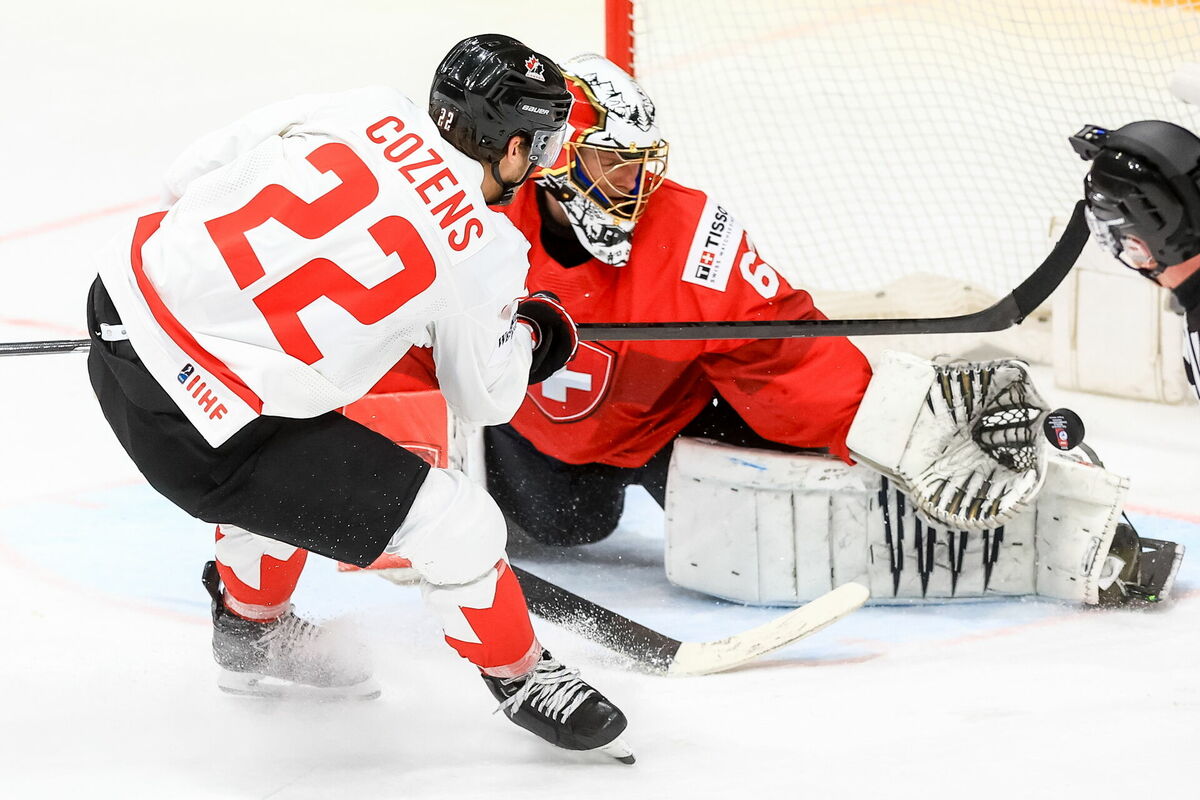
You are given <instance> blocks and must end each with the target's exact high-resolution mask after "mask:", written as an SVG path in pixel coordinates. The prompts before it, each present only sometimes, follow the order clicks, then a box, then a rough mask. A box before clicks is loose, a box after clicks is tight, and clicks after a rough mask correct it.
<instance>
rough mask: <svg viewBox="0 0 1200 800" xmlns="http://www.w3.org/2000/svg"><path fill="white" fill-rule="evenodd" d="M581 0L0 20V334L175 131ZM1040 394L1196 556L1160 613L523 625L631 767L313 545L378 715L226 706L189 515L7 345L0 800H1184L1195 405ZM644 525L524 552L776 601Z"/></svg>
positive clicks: (967, 610)
mask: <svg viewBox="0 0 1200 800" xmlns="http://www.w3.org/2000/svg"><path fill="white" fill-rule="evenodd" d="M600 5H601V4H600V3H599V2H598V0H588V2H579V1H578V0H570V2H569V3H567V4H565V6H560V8H561V7H565V8H567V9H569V10H568V11H567V12H563V11H561V10H560V11H559V12H558V13H557V15H552V14H550V13H549V12H548V9H547V8H546V7H541V6H533V5H517V6H512V5H508V6H506V5H504V4H501V3H495V2H492V3H484V2H455V3H442V4H417V3H412V2H406V3H396V2H382V0H380V1H378V2H346V3H340V4H334V5H330V4H325V3H317V2H312V1H311V0H299V1H298V2H292V3H289V4H287V5H286V6H285V5H279V4H266V3H259V4H251V3H234V2H230V1H229V0H216V1H215V2H208V3H204V4H202V5H199V6H193V7H188V8H186V9H185V8H184V7H183V6H178V7H176V5H175V4H166V3H149V2H137V3H119V2H118V3H109V4H92V3H83V2H78V1H75V2H59V3H44V4H40V5H37V6H35V5H34V4H21V5H19V6H17V5H16V4H8V5H6V6H5V7H4V9H3V10H0V75H4V76H5V80H4V84H3V95H2V97H3V109H4V110H3V112H0V114H2V121H3V125H2V126H0V131H2V133H0V143H2V145H3V146H2V147H0V175H2V176H3V182H4V191H3V193H0V274H2V275H3V283H2V284H0V341H13V340H25V339H46V338H61V337H69V338H74V337H79V336H82V335H83V333H84V330H83V320H82V316H83V314H82V311H83V298H84V293H85V291H86V287H87V284H88V283H89V281H90V279H91V275H92V272H93V268H92V266H91V265H90V263H89V253H90V252H92V251H93V250H95V249H96V248H97V247H98V246H99V245H100V244H101V243H102V242H103V241H104V240H105V239H106V238H107V236H108V235H109V234H110V232H111V231H112V229H113V227H114V226H115V225H116V224H117V223H118V221H119V220H121V219H123V218H124V217H125V216H126V215H128V214H131V213H135V212H136V211H137V210H139V209H142V208H149V207H150V204H151V203H152V202H153V198H154V197H155V196H156V194H157V192H158V186H157V182H156V181H157V176H158V174H159V173H160V171H161V169H162V168H163V166H165V164H166V162H167V161H168V160H169V159H170V158H171V157H172V156H173V155H174V153H175V152H176V151H178V150H179V149H180V148H181V147H183V146H184V145H185V144H186V143H187V141H188V140H190V138H192V136H193V135H194V134H197V133H200V132H203V131H205V130H208V129H210V128H213V127H216V126H217V125H220V124H222V123H224V122H226V121H228V120H229V119H231V118H233V117H234V116H236V115H238V114H239V113H241V112H243V111H246V110H249V109H250V108H252V107H255V106H257V105H260V104H262V103H265V102H268V101H270V100H273V99H277V98H279V97H282V96H286V95H289V94H294V93H299V92H302V91H314V90H317V91H319V90H330V89H336V88H341V87H350V86H355V85H361V84H365V83H372V82H393V83H395V84H396V85H398V86H400V87H402V88H406V89H408V91H409V92H410V93H411V94H413V95H415V96H421V95H423V94H424V92H425V91H426V87H427V85H428V77H427V76H428V74H429V72H430V70H431V69H432V67H433V65H434V64H435V63H436V61H437V59H438V58H439V57H440V56H441V55H442V54H443V53H444V51H445V50H446V49H447V48H448V47H449V46H450V45H451V44H452V43H453V42H454V41H456V40H457V39H458V38H461V36H463V35H467V34H470V33H476V32H481V31H485V30H500V31H507V32H511V33H514V34H517V35H522V33H521V31H520V26H521V25H522V24H523V22H525V21H526V20H534V21H538V20H542V19H545V20H547V21H548V22H551V23H552V26H551V27H545V28H541V29H539V30H538V31H536V32H534V33H530V34H524V38H525V39H526V40H527V41H529V42H530V43H531V44H532V45H533V46H535V47H538V48H539V49H542V50H544V51H546V52H548V53H549V54H551V55H555V56H567V55H570V54H572V53H573V52H576V51H578V50H582V49H598V48H600V47H602V41H601V38H600V33H599V31H600V28H599V19H600ZM564 17H567V18H568V19H566V20H565V21H564ZM551 30H553V31H554V34H553V35H551V34H550V31H551ZM116 209H124V210H116ZM1113 368H1114V369H1119V368H1120V365H1118V364H1114V367H1113ZM1039 377H1040V378H1041V383H1042V385H1043V387H1044V394H1045V395H1046V396H1047V397H1048V398H1049V399H1050V402H1052V403H1055V404H1058V405H1069V406H1071V407H1073V408H1075V409H1076V410H1077V411H1079V412H1080V413H1081V414H1082V415H1083V416H1084V418H1085V420H1086V421H1087V422H1088V437H1089V441H1090V442H1091V444H1092V445H1093V446H1095V447H1096V448H1097V449H1098V450H1100V451H1101V453H1102V454H1103V455H1104V456H1105V458H1106V459H1107V461H1108V463H1109V465H1110V466H1111V467H1113V468H1114V469H1116V470H1118V471H1121V472H1124V473H1127V474H1129V475H1131V476H1132V477H1133V480H1134V487H1133V492H1132V499H1131V502H1132V504H1133V506H1134V507H1136V508H1137V509H1138V511H1137V512H1135V513H1134V514H1133V515H1132V516H1133V518H1134V521H1135V522H1136V523H1137V524H1138V525H1139V527H1140V528H1141V530H1142V532H1143V534H1146V535H1152V536H1160V537H1165V538H1172V539H1178V540H1181V541H1184V542H1186V543H1188V544H1189V545H1190V546H1191V547H1193V548H1194V549H1193V553H1192V557H1191V558H1190V559H1189V560H1186V561H1185V564H1184V571H1183V574H1182V576H1181V580H1180V585H1179V598H1178V600H1177V601H1176V602H1174V603H1173V604H1171V605H1170V606H1169V607H1167V608H1162V609H1158V610H1155V611H1153V612H1118V613H1096V612H1088V611H1081V610H1077V609H1073V608H1069V607H1065V606H1060V605H1056V604H1052V603H1043V602H1036V601H1026V602H1013V603H990V604H981V605H973V606H959V607H947V606H941V607H925V608H918V607H908V608H870V609H866V610H864V611H861V612H859V613H857V614H855V615H853V616H852V617H850V618H849V619H847V620H845V621H844V622H842V623H840V624H838V625H836V626H834V627H832V628H830V629H828V630H827V631H824V632H822V633H821V634H818V635H817V636H815V637H813V638H812V639H810V640H808V641H806V642H805V643H803V644H802V645H799V646H796V647H793V648H789V649H786V650H783V651H781V652H779V653H777V654H775V655H773V656H772V657H771V658H770V659H768V660H767V661H766V662H765V663H763V664H761V665H759V666H757V667H753V668H746V669H742V670H739V671H737V672H734V673H731V674H727V675H720V676H712V677H706V678H695V679H677V680H669V679H664V678H657V677H651V676H647V675H643V674H639V673H635V672H630V671H629V670H627V669H626V666H627V665H625V664H623V663H622V662H621V661H620V660H619V659H617V658H615V657H612V656H610V655H609V654H607V653H606V652H605V651H603V650H600V649H599V648H597V647H595V646H593V645H591V644H589V643H588V642H586V641H584V640H582V639H579V638H578V637H576V636H574V635H573V634H570V633H568V632H565V631H562V630H558V629H555V628H552V627H550V626H546V625H542V626H541V630H542V633H543V639H544V641H545V643H546V644H547V645H548V646H550V647H551V648H552V649H553V650H554V651H555V653H556V655H558V656H560V657H561V658H562V659H563V660H564V661H567V662H568V663H571V664H574V665H578V666H581V667H582V668H583V670H584V673H585V675H586V676H587V677H588V678H589V679H591V680H592V681H593V682H594V683H595V684H596V685H598V686H599V687H600V688H602V690H603V691H605V692H606V693H607V694H609V695H610V696H611V697H612V698H614V699H615V700H616V701H618V702H619V703H620V704H621V705H622V706H623V707H624V709H625V710H626V711H627V712H628V714H629V716H630V718H631V724H630V729H629V732H628V735H627V739H628V741H629V742H630V744H632V745H633V746H634V748H635V750H636V752H637V755H638V758H639V762H638V764H637V765H636V766H634V767H624V766H621V765H619V764H615V763H604V762H599V761H597V760H596V759H594V758H591V757H588V756H582V755H576V754H570V753H565V752H561V751H556V750H553V749H551V748H550V747H548V746H546V745H544V744H542V743H541V742H539V741H537V740H535V739H533V738H532V737H530V736H528V735H527V734H525V733H523V732H521V731H519V730H518V729H516V728H515V727H513V726H512V725H510V724H509V723H507V722H505V721H504V720H503V719H501V718H500V717H498V716H491V715H490V711H491V708H492V702H491V699H490V697H489V696H488V695H487V694H486V692H485V691H484V689H483V687H482V686H481V685H480V684H479V682H478V679H477V678H476V677H475V676H474V675H473V670H472V668H471V667H470V666H469V665H467V664H466V663H465V662H463V661H461V660H460V659H458V658H457V656H455V655H454V653H453V652H452V651H450V650H449V648H447V647H445V645H444V644H442V643H441V641H440V637H439V635H438V631H437V630H436V626H435V625H434V624H433V623H432V621H431V620H430V618H429V617H428V616H426V615H425V614H424V613H423V612H422V610H421V608H420V604H419V602H418V599H417V597H416V592H415V591H414V590H412V589H401V588H397V587H393V586H391V585H389V584H386V583H385V582H383V581H380V580H376V579H374V578H372V577H369V576H362V575H352V576H347V575H339V574H337V573H335V572H334V570H333V569H332V566H331V565H330V564H329V563H328V562H324V561H322V560H320V559H317V558H314V559H313V560H312V562H311V566H310V567H309V570H308V572H307V573H306V576H305V580H304V581H303V582H302V584H301V588H300V591H299V592H298V594H297V597H296V600H297V603H298V604H299V605H300V606H301V607H302V608H303V609H304V610H306V611H310V612H313V613H315V614H317V615H320V616H324V617H326V618H336V619H337V620H338V621H339V622H340V623H342V624H348V625H354V626H356V627H357V628H358V632H359V634H360V635H361V636H362V637H363V638H364V639H366V640H367V641H369V642H370V644H371V646H372V648H373V650H374V653H375V659H376V662H377V674H378V677H379V679H380V680H381V682H382V683H383V685H384V695H383V697H382V698H380V699H379V700H377V701H374V702H369V703H361V704H351V705H323V706H289V705H281V704H271V703H257V702H251V701H245V700H239V699H235V698H231V697H227V696H223V695H222V694H221V693H220V692H218V691H217V689H216V687H215V683H214V673H215V668H214V666H213V664H212V662H211V659H210V657H209V654H208V647H209V643H208V636H209V627H208V622H207V616H206V615H207V606H206V603H205V597H204V595H203V590H202V589H201V587H200V585H199V571H200V566H201V564H202V562H203V561H204V560H206V559H207V558H209V557H210V556H211V533H210V531H209V530H208V526H206V525H203V524H200V523H196V522H194V521H192V520H190V519H188V518H187V517H185V516H184V515H182V514H181V513H179V512H177V511H176V510H175V509H174V508H173V507H171V506H170V505H169V504H168V503H166V502H165V501H164V500H162V499H160V498H159V497H158V496H157V495H155V494H154V493H153V492H152V491H151V490H150V489H149V488H147V487H146V486H145V485H144V483H143V482H142V481H141V479H140V477H139V476H138V474H137V472H136V470H135V469H134V468H133V467H132V465H131V464H130V463H129V461H128V459H127V458H126V457H125V456H124V454H123V453H122V452H121V450H120V449H119V447H118V446H117V445H116V443H115V441H114V440H113V437H112V435H111V433H110V432H109V431H108V430H107V428H106V426H105V424H104V422H103V420H102V419H101V417H100V415H99V413H98V409H97V408H96V404H95V402H94V400H93V398H92V397H91V390H90V387H89V386H88V384H87V379H86V374H85V370H84V360H83V358H82V357H79V356H45V357H30V358H8V359H0V456H2V457H0V608H2V609H3V612H2V613H0V620H2V622H0V629H2V630H3V634H4V635H3V640H2V641H3V647H2V649H0V798H22V799H23V798H77V797H87V798H264V799H265V798H272V799H273V800H293V799H295V798H333V797H354V798H385V797H404V798H480V797H488V798H517V797H521V798H527V797H561V798H571V799H572V800H573V799H574V798H597V799H601V798H602V799H603V800H609V799H610V798H612V797H614V796H621V797H626V798H630V799H631V800H639V799H640V798H650V797H655V798H663V797H678V798H692V797H695V798H710V797H712V798H715V797H723V798H724V797H739V798H740V797H753V798H785V797H786V798H796V797H806V798H872V797H888V798H922V800H929V799H930V798H942V797H945V798H951V797H953V798H964V797H966V798H981V799H984V800H986V799H987V798H1009V797H1021V798H1051V797H1053V798H1058V799H1060V800H1065V799H1068V798H1069V799H1073V798H1089V797H1094V796H1098V795H1106V796H1155V797H1157V796H1162V797H1164V798H1192V797H1198V796H1200V789H1198V788H1197V779H1198V778H1200V767H1197V761H1196V756H1195V748H1196V746H1197V743H1198V742H1200V689H1198V684H1197V663H1198V662H1200V632H1198V631H1200V603H1198V602H1197V597H1196V595H1197V588H1198V586H1200V568H1198V567H1197V564H1198V563H1200V560H1198V559H1200V507H1198V506H1200V504H1198V502H1197V499H1196V498H1197V495H1196V486H1197V479H1198V478H1200V469H1198V467H1197V455H1198V454H1200V411H1198V410H1197V409H1196V408H1194V407H1183V408H1168V407H1162V406H1155V405H1150V404H1138V403H1129V402H1124V401H1117V400H1111V399H1104V398H1096V397H1085V396H1073V395H1068V394H1065V393H1063V392H1058V391H1055V390H1054V389H1053V387H1052V386H1051V385H1050V382H1049V379H1048V376H1046V375H1045V374H1044V373H1041V374H1039ZM659 526H660V522H659V518H658V516H657V513H656V512H655V510H654V509H653V508H652V507H651V506H650V503H649V500H648V499H647V498H646V497H645V496H644V495H642V494H634V495H632V496H631V502H630V509H629V514H628V515H627V517H626V520H625V523H624V524H623V525H622V527H621V529H620V530H619V531H618V532H617V533H616V534H614V536H613V537H612V538H611V539H610V540H608V541H606V542H604V543H603V544H601V545H599V546H596V547H594V548H590V549H579V550H571V551H567V552H564V553H563V554H561V556H559V557H558V558H556V559H554V560H553V562H552V563H542V564H539V565H538V568H539V570H540V571H541V572H542V573H543V574H544V575H546V576H547V577H551V578H553V579H556V580H559V581H560V582H562V583H563V584H565V585H568V586H570V587H571V588H574V589H576V590H577V591H579V592H580V593H582V594H585V595H587V596H590V597H592V598H593V599H596V600H599V601H603V602H605V603H608V604H610V605H612V606H613V607H614V608H616V609H617V610H619V611H621V612H624V613H626V614H629V615H631V616H635V617H636V618H637V619H639V620H641V621H643V622H645V623H647V624H650V625H652V626H655V627H658V628H659V629H661V630H663V631H664V632H667V633H671V634H673V635H676V636H681V637H685V638H705V639H707V638H715V637H718V636H722V635H726V634H728V633H731V632H734V631H737V630H740V629H742V628H744V627H748V626H750V625H752V624H755V623H757V622H760V621H762V620H763V619H765V618H767V617H769V616H770V615H772V614H775V613H779V612H777V611H774V610H763V609H748V608H741V607H737V606H732V605H728V604H723V603H716V602H712V601H709V600H706V599H704V598H701V597H698V596H695V595H693V594H690V593H686V592H683V591H680V590H675V589H672V588H671V587H669V586H668V585H667V584H666V582H665V579H664V578H663V577H662V573H661V555H660V549H661V536H660V530H659ZM525 563H527V564H530V565H533V564H537V563H538V562H537V560H536V559H529V558H527V559H526V560H525Z"/></svg>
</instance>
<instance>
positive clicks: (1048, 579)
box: [1036, 456, 1129, 605]
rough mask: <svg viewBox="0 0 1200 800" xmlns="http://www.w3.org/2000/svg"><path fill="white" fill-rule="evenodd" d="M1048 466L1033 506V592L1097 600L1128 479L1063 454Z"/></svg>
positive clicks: (1091, 602) (1060, 598) (1055, 596)
mask: <svg viewBox="0 0 1200 800" xmlns="http://www.w3.org/2000/svg"><path fill="white" fill-rule="evenodd" d="M1049 466H1050V469H1049V470H1048V471H1047V474H1046V485H1045V486H1044V487H1043V488H1042V492H1041V494H1039V495H1038V500H1037V507H1036V514H1037V554H1038V573H1037V593H1038V594H1039V595H1042V596H1044V597H1054V598H1057V599H1059V600H1070V601H1073V602H1078V603H1086V604H1088V605H1095V604H1096V603H1098V602H1100V596H1099V591H1100V585H1101V582H1102V580H1103V578H1102V573H1103V571H1104V565H1105V559H1106V558H1107V556H1108V551H1109V548H1110V547H1111V546H1112V542H1113V536H1114V535H1115V534H1116V531H1117V523H1118V522H1119V521H1120V519H1121V509H1122V508H1123V507H1124V504H1125V495H1126V494H1127V493H1128V491H1129V480H1128V479H1127V478H1124V477H1122V476H1120V475H1116V474H1114V473H1112V472H1109V471H1108V470H1106V469H1104V468H1102V467H1098V466H1095V465H1093V464H1083V463H1080V462H1078V461H1075V460H1073V459H1069V458H1066V457H1061V456H1060V457H1052V458H1051V459H1050V461H1049Z"/></svg>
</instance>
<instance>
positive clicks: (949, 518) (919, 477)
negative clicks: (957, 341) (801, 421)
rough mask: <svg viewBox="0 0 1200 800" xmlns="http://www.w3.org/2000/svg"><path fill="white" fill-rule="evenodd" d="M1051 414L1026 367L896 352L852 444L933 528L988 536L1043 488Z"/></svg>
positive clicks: (875, 383) (882, 370)
mask: <svg viewBox="0 0 1200 800" xmlns="http://www.w3.org/2000/svg"><path fill="white" fill-rule="evenodd" d="M1045 411H1046V408H1045V404H1044V403H1043V401H1042V400H1041V397H1040V396H1039V395H1038V394H1037V391H1036V390H1035V389H1034V388H1033V385H1032V383H1031V382H1030V380H1029V374H1028V370H1027V368H1026V366H1025V364H1023V363H1021V362H1019V361H1013V360H1007V359H1005V360H998V361H985V362H948V363H944V364H943V363H938V364H935V363H932V362H929V361H925V360H924V359H920V358H917V357H915V356H912V355H908V354H905V353H895V352H888V353H886V354H885V355H884V357H883V359H882V360H881V362H880V364H879V365H878V366H877V368H876V370H875V374H874V375H873V377H872V379H871V383H870V384H869V385H868V387H867V391H866V394H865V395H864V397H863V401H862V403H861V404H860V406H859V409H858V412H857V414H856V415H855V418H854V423H853V424H852V425H851V427H850V432H849V435H848V436H847V440H846V441H847V444H848V445H849V447H850V450H851V452H853V453H854V455H855V457H856V458H858V459H859V460H861V461H863V462H865V463H867V464H870V465H871V466H873V467H875V468H876V469H877V470H879V471H880V472H883V473H884V474H886V475H890V476H892V477H893V478H894V479H895V480H896V481H897V482H898V483H899V484H900V485H901V487H902V488H904V489H905V490H906V491H907V492H908V493H909V495H910V496H911V498H912V500H913V502H914V503H916V505H917V507H918V508H919V509H921V511H923V512H924V513H925V514H926V515H927V516H928V517H929V518H930V519H931V520H934V521H935V522H937V523H938V524H940V525H944V526H947V527H950V528H956V529H959V530H971V531H983V530H989V529H993V528H997V527H999V526H1001V525H1003V524H1005V523H1006V522H1008V521H1010V520H1011V519H1012V518H1013V517H1014V516H1016V515H1017V514H1018V513H1019V512H1021V511H1022V510H1023V509H1025V508H1027V507H1028V505H1029V504H1030V502H1031V501H1032V500H1033V498H1034V496H1035V495H1036V494H1037V491H1038V489H1039V488H1040V487H1041V483H1042V480H1043V478H1044V476H1045V463H1046V443H1045V441H1044V440H1043V438H1042V436H1041V431H1040V423H1041V417H1042V415H1043V414H1044V412H1045Z"/></svg>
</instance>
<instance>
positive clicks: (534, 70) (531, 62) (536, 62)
mask: <svg viewBox="0 0 1200 800" xmlns="http://www.w3.org/2000/svg"><path fill="white" fill-rule="evenodd" d="M525 77H527V78H533V79H534V80H539V81H544V80H546V75H545V67H544V66H543V65H542V62H541V59H539V58H538V57H537V56H535V55H530V56H529V58H527V59H525Z"/></svg>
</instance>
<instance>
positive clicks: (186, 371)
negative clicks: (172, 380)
mask: <svg viewBox="0 0 1200 800" xmlns="http://www.w3.org/2000/svg"><path fill="white" fill-rule="evenodd" d="M193 371H194V368H193V367H192V365H191V364H188V365H186V366H185V367H184V368H183V369H181V370H179V382H180V383H187V379H188V377H190V376H191V374H192V372H193Z"/></svg>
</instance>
